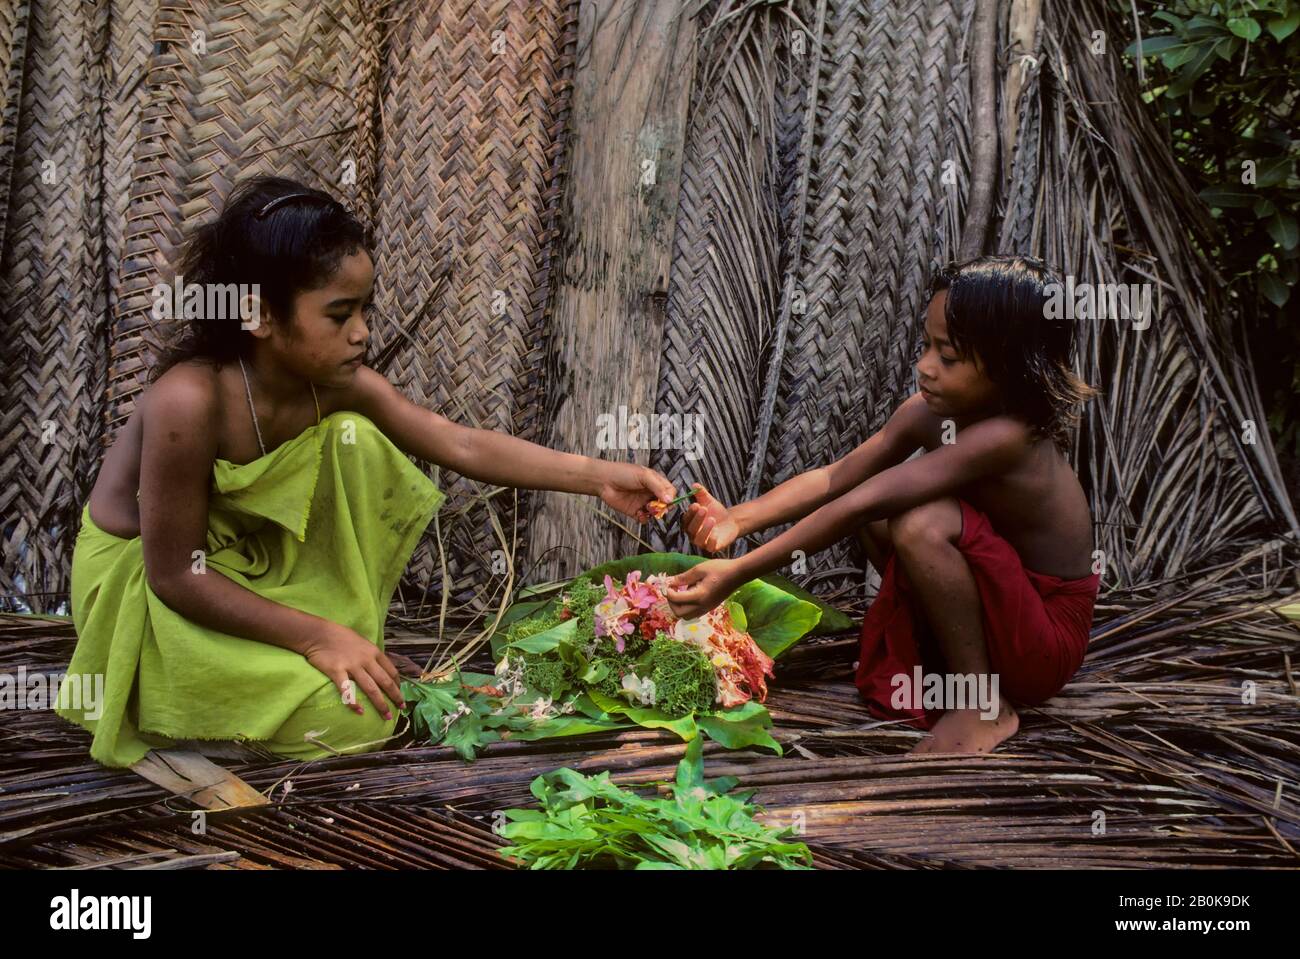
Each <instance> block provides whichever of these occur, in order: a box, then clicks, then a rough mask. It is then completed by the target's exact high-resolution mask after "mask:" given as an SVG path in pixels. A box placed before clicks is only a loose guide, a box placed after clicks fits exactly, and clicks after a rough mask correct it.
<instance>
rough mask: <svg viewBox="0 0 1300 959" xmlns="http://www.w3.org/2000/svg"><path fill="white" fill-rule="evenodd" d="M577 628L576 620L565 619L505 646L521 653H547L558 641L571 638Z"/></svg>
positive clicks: (558, 643)
mask: <svg viewBox="0 0 1300 959" xmlns="http://www.w3.org/2000/svg"><path fill="white" fill-rule="evenodd" d="M577 629H578V621H577V620H576V619H566V620H565V621H564V622H562V623H560V625H558V626H552V627H551V628H550V629H547V630H544V631H542V632H540V633H533V635H531V636H525V637H524V638H523V639H519V640H516V641H515V642H513V643H510V644H509V645H508V646H507V647H506V648H507V649H513V650H517V651H518V652H521V653H549V652H550V651H551V650H553V649H555V648H556V647H557V646H559V645H560V643H562V642H565V641H568V640H572V639H573V634H574V633H575V632H576V631H577Z"/></svg>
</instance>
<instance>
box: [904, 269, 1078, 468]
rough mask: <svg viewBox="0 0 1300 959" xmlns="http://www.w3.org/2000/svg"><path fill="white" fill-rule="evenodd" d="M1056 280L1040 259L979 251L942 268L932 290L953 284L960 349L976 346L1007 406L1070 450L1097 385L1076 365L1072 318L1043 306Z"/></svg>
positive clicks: (950, 308) (952, 320)
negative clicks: (1073, 364) (1073, 433)
mask: <svg viewBox="0 0 1300 959" xmlns="http://www.w3.org/2000/svg"><path fill="white" fill-rule="evenodd" d="M1059 283H1060V279H1059V278H1058V277H1057V275H1056V274H1055V273H1054V272H1053V271H1052V270H1051V269H1050V268H1049V267H1048V266H1047V265H1046V264H1044V263H1043V262H1042V261H1041V260H1036V259H1034V258H1032V257H1027V256H981V257H976V258H975V259H973V260H967V261H965V262H964V263H953V264H950V265H948V266H947V267H945V268H944V269H942V270H940V271H939V273H938V274H937V275H936V276H935V278H934V280H933V282H932V283H931V285H930V298H931V299H933V298H934V296H935V294H937V293H939V292H941V291H943V290H947V291H948V297H947V300H946V302H945V303H944V310H943V315H944V319H945V320H946V321H947V324H948V339H949V340H950V341H951V342H952V345H953V349H955V350H956V351H957V353H958V355H959V356H961V357H963V358H968V357H970V356H971V355H972V352H973V353H974V354H978V356H979V358H980V362H981V363H983V365H984V369H985V371H986V372H987V374H988V376H989V379H991V380H992V381H993V382H994V383H996V384H998V386H1000V387H1001V388H1002V402H1003V409H1004V411H1005V412H1008V413H1012V414H1016V415H1018V416H1021V417H1023V418H1024V419H1025V420H1026V421H1027V422H1028V423H1029V424H1030V426H1032V427H1033V428H1034V429H1035V430H1036V431H1037V432H1038V434H1039V435H1040V436H1044V437H1048V438H1050V439H1051V440H1052V442H1054V443H1055V444H1056V445H1057V446H1058V447H1059V448H1060V449H1062V450H1065V449H1067V447H1068V444H1069V435H1070V430H1071V429H1073V428H1074V426H1075V425H1076V424H1077V423H1078V421H1079V411H1078V409H1077V407H1078V406H1079V405H1080V404H1082V403H1084V402H1086V401H1087V400H1088V399H1090V398H1091V397H1093V396H1095V395H1096V394H1097V391H1096V390H1095V389H1093V388H1092V387H1091V386H1089V385H1088V384H1087V383H1085V382H1084V381H1083V380H1082V379H1080V378H1079V377H1078V376H1077V375H1076V374H1075V373H1074V370H1073V368H1072V367H1071V358H1072V354H1073V351H1074V344H1075V330H1074V322H1073V320H1070V319H1068V318H1065V317H1060V318H1056V319H1053V318H1050V317H1049V315H1048V314H1049V312H1063V311H1049V310H1048V309H1047V308H1046V305H1047V301H1048V299H1049V298H1050V296H1051V292H1052V291H1051V287H1052V286H1053V284H1059ZM1058 288H1059V287H1058Z"/></svg>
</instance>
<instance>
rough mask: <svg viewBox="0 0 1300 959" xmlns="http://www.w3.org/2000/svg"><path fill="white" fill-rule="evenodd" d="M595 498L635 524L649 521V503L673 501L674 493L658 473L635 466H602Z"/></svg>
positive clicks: (647, 468) (613, 464) (628, 464)
mask: <svg viewBox="0 0 1300 959" xmlns="http://www.w3.org/2000/svg"><path fill="white" fill-rule="evenodd" d="M604 467H605V470H604V474H603V475H602V477H601V484H600V489H599V490H598V495H599V496H600V498H601V499H602V500H604V501H605V503H606V504H608V505H609V506H612V507H613V508H614V509H616V510H618V511H619V512H620V513H623V514H624V515H626V516H631V517H633V518H634V519H636V521H637V522H638V523H645V522H649V520H650V512H649V510H647V509H646V507H647V506H648V505H649V504H650V502H651V501H652V500H656V499H657V500H661V501H662V502H665V503H666V502H668V501H669V500H672V499H676V497H677V490H675V489H674V488H673V484H672V483H670V482H668V480H666V479H665V478H664V476H663V474H662V473H660V472H659V471H658V470H652V469H650V468H649V467H646V466H637V465H636V464H635V463H608V462H606V463H604Z"/></svg>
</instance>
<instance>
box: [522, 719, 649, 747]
mask: <svg viewBox="0 0 1300 959" xmlns="http://www.w3.org/2000/svg"><path fill="white" fill-rule="evenodd" d="M631 726H632V724H631V723H620V722H615V721H614V720H605V721H601V720H599V719H590V718H588V717H586V716H556V717H555V718H554V719H548V720H547V721H546V722H544V723H537V724H535V725H533V726H530V727H529V728H527V729H519V730H515V731H512V732H510V733H508V734H506V735H505V736H503V737H502V738H505V739H512V740H514V739H518V740H522V741H523V742H528V743H531V742H535V741H537V740H539V739H558V738H560V737H561V736H583V735H586V734H587V733H604V732H610V731H612V730H618V729H629V728H631Z"/></svg>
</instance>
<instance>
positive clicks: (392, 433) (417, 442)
mask: <svg viewBox="0 0 1300 959" xmlns="http://www.w3.org/2000/svg"><path fill="white" fill-rule="evenodd" d="M352 390H353V391H354V393H353V395H352V396H351V397H349V398H348V402H349V403H350V404H351V405H353V406H354V407H355V409H356V410H357V412H358V413H361V414H363V415H364V416H366V417H368V418H369V419H371V420H372V421H374V423H375V425H376V426H378V427H379V429H380V430H381V431H382V432H383V433H384V435H385V436H387V437H388V438H389V439H390V440H392V441H393V444H394V445H395V446H397V447H398V448H399V449H401V450H402V451H403V452H405V453H409V454H411V455H412V456H415V457H418V458H419V459H422V460H427V461H429V462H430V463H436V464H438V465H439V466H444V467H446V468H447V469H450V470H454V471H455V472H457V473H459V474H461V475H462V476H467V477H469V478H470V479H473V480H478V481H479V482H482V483H491V484H492V485H494V486H512V487H517V488H519V489H541V490H558V491H561V492H565V493H586V494H589V495H592V496H599V497H600V498H601V499H603V500H604V501H605V502H606V503H608V504H609V505H610V506H612V507H614V508H615V509H617V510H619V511H620V512H623V513H626V514H627V515H629V516H635V517H636V518H637V519H640V520H642V521H644V520H646V519H648V518H649V516H648V514H646V512H645V505H646V503H648V502H649V501H650V500H652V499H661V500H664V501H665V502H667V501H668V500H671V499H673V497H674V496H675V495H676V491H675V490H674V489H673V485H672V484H671V483H669V482H668V480H666V479H665V478H664V477H663V476H662V475H660V474H659V473H658V472H656V471H655V470H652V469H648V468H647V467H644V466H637V465H636V464H634V463H614V462H610V461H608V460H600V459H594V458H592V457H590V456H580V455H577V454H575V453H561V452H559V451H557V450H552V449H548V448H547V447H545V446H539V445H538V444H536V443H530V442H528V441H527V440H521V439H519V438H518V437H515V436H509V435H507V434H505V433H497V432H495V431H493V430H482V429H474V428H472V427H468V426H462V425H460V424H459V423H453V422H452V421H451V420H449V419H447V418H446V417H444V416H439V415H438V414H437V413H435V412H433V411H432V410H430V409H426V408H425V407H423V406H419V405H418V404H416V403H412V402H411V401H410V400H408V399H407V398H406V397H405V396H403V395H402V394H401V393H400V392H398V390H397V389H396V388H395V387H394V386H393V385H392V384H391V383H389V382H388V380H386V379H385V378H384V377H383V376H382V375H380V374H379V373H377V372H375V371H374V370H372V369H369V368H367V367H362V368H361V369H360V370H359V371H358V372H357V376H356V380H355V383H354V385H353V387H352Z"/></svg>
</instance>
